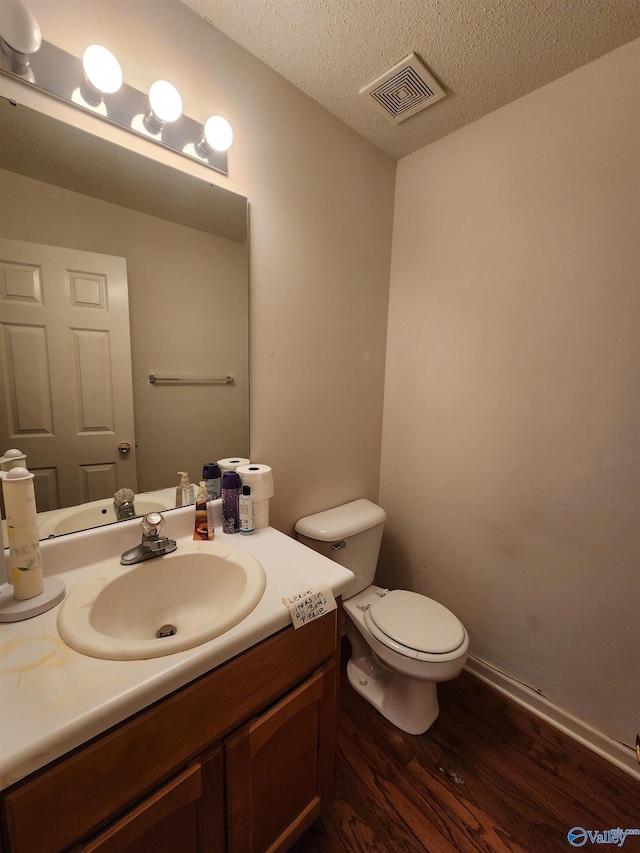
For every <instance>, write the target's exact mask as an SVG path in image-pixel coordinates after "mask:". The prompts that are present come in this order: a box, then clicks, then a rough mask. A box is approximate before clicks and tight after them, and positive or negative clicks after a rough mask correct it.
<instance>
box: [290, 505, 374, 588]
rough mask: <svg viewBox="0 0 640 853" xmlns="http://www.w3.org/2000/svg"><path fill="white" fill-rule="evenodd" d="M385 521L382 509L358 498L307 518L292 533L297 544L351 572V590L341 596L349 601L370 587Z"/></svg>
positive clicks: (300, 521)
mask: <svg viewBox="0 0 640 853" xmlns="http://www.w3.org/2000/svg"><path fill="white" fill-rule="evenodd" d="M386 520H387V514H386V512H385V511H384V510H383V509H382V507H379V506H377V504H374V503H372V502H371V501H368V500H366V499H365V498H360V500H357V501H351V503H348V504H343V505H342V506H337V507H334V508H333V509H327V510H325V511H324V512H317V513H315V514H314V515H307V516H305V518H301V519H300V520H299V521H298V522H297V523H296V527H295V529H296V535H297V538H298V541H300V542H302V543H303V544H304V545H307V546H308V547H309V548H313V550H314V551H319V552H320V553H321V554H323V555H324V556H325V557H329V559H330V560H334V561H335V562H336V563H340V565H342V566H344V567H345V568H346V569H349V571H351V572H353V574H354V575H355V578H356V579H355V584H354V587H353V589H351V590H349V592H348V593H346V594H345V595H344V597H345V598H350V597H351V596H352V595H355V594H356V593H358V592H362V590H363V589H366V588H367V587H368V586H369V585H370V584H372V583H373V579H374V577H375V574H376V566H377V565H378V554H379V553H380V543H381V542H382V531H383V529H384V523H385V521H386Z"/></svg>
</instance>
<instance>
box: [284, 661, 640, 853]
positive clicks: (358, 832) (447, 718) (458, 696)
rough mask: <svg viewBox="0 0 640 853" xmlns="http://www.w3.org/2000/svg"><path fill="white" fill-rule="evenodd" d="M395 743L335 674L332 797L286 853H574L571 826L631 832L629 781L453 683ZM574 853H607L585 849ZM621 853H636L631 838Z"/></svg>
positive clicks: (639, 846) (526, 718)
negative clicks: (433, 711) (420, 723)
mask: <svg viewBox="0 0 640 853" xmlns="http://www.w3.org/2000/svg"><path fill="white" fill-rule="evenodd" d="M438 693H439V698H440V716H439V717H438V719H437V720H436V722H435V723H434V725H433V726H432V727H431V729H430V730H429V731H428V732H427V733H426V734H424V735H421V736H419V737H414V736H411V735H407V734H404V733H403V732H401V731H399V730H398V729H397V728H395V727H394V726H392V725H391V724H390V723H388V722H387V721H386V720H385V719H384V718H383V717H382V716H381V715H380V714H378V713H377V712H376V711H374V709H373V708H372V707H371V706H370V705H369V704H368V703H367V702H365V701H364V700H363V699H362V698H361V697H360V696H358V695H357V694H356V693H355V691H354V690H353V689H352V688H351V687H350V686H349V685H348V683H347V681H346V677H345V675H344V667H343V674H342V695H341V712H340V731H339V738H338V765H337V775H336V785H335V794H334V798H333V801H332V803H331V804H330V806H329V807H328V809H327V810H326V812H325V814H324V815H323V816H322V817H321V818H319V819H318V820H317V821H316V823H315V824H314V825H313V826H312V827H311V828H310V829H308V830H307V832H306V833H305V834H304V835H303V836H302V837H301V838H300V839H299V840H298V842H297V843H296V844H295V846H294V847H293V848H292V850H293V851H294V853H347V851H363V852H364V851H367V853H369V851H374V853H412V851H425V850H426V851H429V853H445V852H446V853H467V851H478V850H481V851H526V853H550V851H555V850H559V851H560V850H561V851H564V853H568V851H570V850H573V849H576V848H574V847H573V846H572V845H571V844H569V842H568V839H567V833H568V831H569V830H570V829H571V828H572V827H576V826H578V827H582V828H584V829H587V830H599V831H604V830H607V829H613V828H618V827H620V828H622V829H636V828H640V782H638V781H636V780H635V779H634V778H633V777H631V776H630V775H629V774H627V773H624V772H623V771H621V770H617V769H616V768H614V767H613V766H612V765H611V764H609V763H608V762H606V761H604V760H603V759H600V758H599V757H598V756H596V755H595V754H594V753H592V752H591V751H590V750H588V749H586V748H585V747H582V746H581V745H580V744H578V743H576V742H575V741H573V740H572V739H571V738H568V737H566V736H564V735H563V734H561V733H560V732H558V731H557V730H556V729H554V728H552V727H551V726H548V725H546V724H545V723H543V722H542V721H541V720H540V719H539V718H537V717H535V716H534V715H532V714H530V713H529V712H527V711H525V710H524V709H522V708H521V707H520V706H518V705H516V704H515V703H512V702H510V701H509V700H507V699H505V698H503V697H502V696H501V694H499V693H497V692H496V691H494V690H492V689H491V688H489V687H487V686H485V685H484V684H483V683H482V682H481V681H479V680H478V679H476V678H474V677H473V676H471V675H469V674H467V673H463V674H462V675H461V676H460V678H458V679H456V680H455V681H453V682H447V683H445V684H441V685H440V686H439V688H438ZM582 849H583V850H600V851H602V853H604V851H606V850H618V849H620V848H619V847H618V846H616V845H614V844H607V845H603V844H594V843H592V842H591V841H587V842H586V844H585V845H584V847H582ZM622 849H623V850H626V851H628V853H640V836H630V837H627V838H626V840H625V842H624V845H623V847H622Z"/></svg>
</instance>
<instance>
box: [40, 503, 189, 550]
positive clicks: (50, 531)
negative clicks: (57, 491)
mask: <svg viewBox="0 0 640 853" xmlns="http://www.w3.org/2000/svg"><path fill="white" fill-rule="evenodd" d="M134 506H135V510H136V516H143V515H147V514H148V513H150V512H164V511H165V510H167V509H172V508H173V506H174V505H173V503H169V504H168V503H167V501H166V500H163V499H162V498H161V497H155V496H153V495H137V496H136V498H135V500H134ZM117 520H118V519H117V518H116V513H115V510H114V508H113V498H105V500H101V501H92V502H91V503H88V504H81V505H80V506H72V507H69V508H68V509H61V510H60V512H56V513H55V514H54V515H52V516H50V517H49V518H47V519H46V521H43V522H42V524H41V525H40V526H39V527H38V536H39V537H40V539H48V538H49V537H50V536H62V535H63V534H64V533H75V532H76V531H78V530H89V529H90V528H92V527H102V526H103V525H104V524H114V523H115V522H116V521H117Z"/></svg>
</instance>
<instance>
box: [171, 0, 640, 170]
mask: <svg viewBox="0 0 640 853" xmlns="http://www.w3.org/2000/svg"><path fill="white" fill-rule="evenodd" d="M183 2H185V4H186V5H187V6H189V7H190V8H191V9H193V10H194V11H195V12H197V13H198V14H200V15H201V16H203V17H204V18H206V20H208V21H209V22H210V23H212V24H213V25H214V26H216V27H217V28H218V29H219V30H221V31H222V32H223V33H225V34H226V35H228V36H229V37H230V38H232V39H233V40H234V41H236V42H237V43H238V44H240V45H242V47H244V48H246V49H247V50H248V51H249V52H250V53H252V54H254V56H257V57H258V58H259V59H261V60H262V61H263V62H265V63H266V64H267V65H269V66H271V68H273V69H275V70H276V71H278V72H279V73H280V74H282V76H283V77H286V78H287V79H288V80H289V81H290V82H291V83H293V84H294V85H296V86H297V87H298V88H299V89H302V91H303V92H306V93H307V94H308V95H310V96H311V97H312V98H313V99H314V100H316V101H317V102H318V103H320V104H322V106H324V107H326V108H327V109H328V110H330V111H331V112H332V113H334V114H335V115H336V116H338V118H340V119H342V120H343V121H344V122H346V123H347V124H349V125H350V126H351V127H353V128H354V129H355V130H357V131H358V132H359V133H361V134H362V135H363V136H365V137H366V138H367V139H369V140H371V142H373V143H374V144H375V145H377V146H378V147H379V148H381V149H382V150H383V151H386V152H387V153H388V154H390V155H391V156H392V157H394V158H395V159H399V158H400V157H403V156H405V155H406V154H410V153H411V152H412V151H416V150H417V149H418V148H422V147H423V146H424V145H427V144H428V143H430V142H433V141H434V140H436V139H439V138H441V137H442V136H445V135H446V134H448V133H451V132H452V131H454V130H457V129H458V128H459V127H462V126H463V125H465V124H468V123H469V122H472V121H474V120H476V119H478V118H480V117H481V116H483V115H486V114H487V113H490V112H492V111H493V110H495V109H498V108H499V107H501V106H503V105H504V104H507V103H509V102H510V101H513V100H515V99H516V98H519V97H521V96H522V95H525V94H527V93H528V92H531V91H533V90H534V89H537V88H539V87H540V86H544V85H545V84H546V83H549V82H551V81H552V80H555V79H557V78H558V77H561V76H562V75H564V74H567V73H569V72H570V71H573V70H574V69H576V68H579V67H580V66H581V65H585V64H586V63H588V62H591V61H593V60H594V59H597V58H598V57H599V56H602V55H603V54H605V53H608V52H609V51H611V50H614V49H615V48H616V47H619V46H620V45H623V44H626V43H627V42H629V41H632V40H633V39H635V38H638V37H640V3H639V2H638V0H235V2H231V0H183ZM413 52H415V53H416V54H418V56H419V57H420V58H421V59H422V61H423V62H424V63H425V64H426V65H427V67H428V68H429V70H430V71H431V72H432V74H433V75H434V76H435V77H436V79H437V80H438V81H439V82H440V84H441V85H442V86H443V87H444V89H445V90H446V92H447V96H446V98H444V99H443V100H441V101H438V102H437V103H434V104H433V105H432V106H429V107H427V108H426V109H425V110H423V111H422V112H420V113H418V114H417V115H415V116H412V117H411V118H408V119H406V120H405V121H404V122H402V123H400V124H399V125H393V124H390V123H389V122H388V121H387V119H386V118H385V117H384V116H382V115H380V114H379V113H378V112H377V111H376V110H375V109H374V107H373V106H372V105H371V104H370V103H368V102H367V99H365V98H364V97H363V96H362V95H360V94H359V91H360V89H361V88H363V86H366V85H367V84H369V83H371V82H373V80H375V79H376V78H377V77H379V76H380V75H381V74H383V73H384V72H385V71H387V70H388V69H389V68H391V67H392V66H393V65H395V64H396V63H398V62H399V61H400V60H402V59H404V57H405V56H407V55H408V54H410V53H413ZM594 108H597V107H594Z"/></svg>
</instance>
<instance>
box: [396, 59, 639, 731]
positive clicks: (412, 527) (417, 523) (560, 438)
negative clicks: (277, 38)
mask: <svg viewBox="0 0 640 853" xmlns="http://www.w3.org/2000/svg"><path fill="white" fill-rule="evenodd" d="M639 51H640V42H635V43H633V44H631V45H628V46H626V47H623V48H621V49H620V50H617V51H615V52H614V53H611V54H609V55H607V56H605V57H604V58H602V59H601V60H599V61H597V62H595V63H593V64H591V65H588V66H586V67H585V68H583V69H581V70H578V71H576V72H574V73H573V74H571V75H569V76H567V77H565V78H563V79H561V80H558V81H557V82H555V83H552V84H551V85H549V86H546V87H544V88H542V89H540V90H538V91H536V92H534V93H532V94H530V95H528V96H527V97H524V98H522V99H521V100H519V101H517V102H515V103H513V104H511V105H510V106H507V107H505V108H503V109H501V110H499V111H497V112H495V113H493V114H492V115H490V116H488V117H486V118H484V119H482V120H481V121H478V122H476V123H475V124H472V125H470V126H468V127H466V128H464V129H462V130H460V131H459V132H457V133H454V134H452V135H450V136H448V137H447V138H446V139H443V140H442V141H440V142H438V143H435V144H433V145H431V146H428V147H427V148H425V149H423V150H421V151H419V152H417V153H415V154H413V155H411V156H409V157H406V158H405V159H404V160H402V161H401V162H400V163H399V169H398V181H397V191H396V213H395V220H394V242H393V261H392V274H391V296H390V308H389V313H390V316H389V332H388V355H387V369H386V393H385V405H384V429H383V450H382V466H381V484H380V500H381V503H382V504H383V506H385V508H386V509H387V511H388V513H389V522H388V525H387V528H386V531H385V539H384V546H383V547H384V554H383V558H382V569H381V572H380V579H381V580H382V581H383V582H384V583H388V584H394V585H399V586H405V585H406V586H408V587H410V588H412V589H416V590H419V591H421V592H424V593H427V594H428V595H431V596H433V597H434V598H436V599H438V600H439V601H442V602H443V603H444V604H445V605H447V606H448V607H450V608H451V609H452V610H453V611H454V612H455V613H456V614H457V615H458V616H459V617H460V618H461V619H462V621H463V622H464V623H465V625H466V626H467V628H468V630H469V633H470V637H471V652H472V653H473V654H475V655H477V656H479V657H480V658H482V659H484V660H486V661H487V662H489V663H490V664H492V665H494V666H495V667H498V668H499V669H501V670H503V671H504V672H506V673H507V674H510V675H511V676H513V677H515V678H517V679H519V680H521V681H524V682H525V683H527V684H529V685H531V686H533V687H534V688H536V689H539V690H541V691H542V692H543V693H544V694H545V695H546V696H548V697H550V698H551V699H552V700H553V701H555V702H557V703H558V704H559V705H561V706H564V707H566V708H567V709H569V710H570V711H572V712H573V713H574V714H576V715H577V716H579V717H582V718H584V719H585V720H587V721H588V722H589V723H591V724H593V725H594V726H596V727H597V728H599V729H601V730H604V731H605V732H608V733H609V734H611V735H613V736H614V737H616V738H618V739H620V740H621V741H623V742H624V743H627V744H631V743H633V739H634V738H635V732H636V730H637V728H638V723H639V722H640V720H639V718H638V708H639V707H640V695H639V686H640V681H639V678H638V650H639V649H640V634H639V625H640V621H639V620H638V593H639V590H640V587H639V583H640V574H639V571H638V557H639V555H640V542H639V527H638V520H639V513H638V509H639V506H640V503H639V493H638V486H639V477H638V457H639V454H638V438H639V429H638V426H639V421H638V387H639V386H638V378H639V371H638V367H639V349H638V330H639V328H640V325H639V323H638V320H639V319H640V318H639V297H640V290H639V287H638V284H639V281H638V279H639V272H640V255H639V247H638V235H639V234H640V210H639V206H640V205H639V203H640V196H639V189H640V184H639V148H638V139H639V130H640V128H639V110H638V105H639V102H638V90H637V82H638V62H639Z"/></svg>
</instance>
